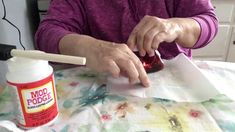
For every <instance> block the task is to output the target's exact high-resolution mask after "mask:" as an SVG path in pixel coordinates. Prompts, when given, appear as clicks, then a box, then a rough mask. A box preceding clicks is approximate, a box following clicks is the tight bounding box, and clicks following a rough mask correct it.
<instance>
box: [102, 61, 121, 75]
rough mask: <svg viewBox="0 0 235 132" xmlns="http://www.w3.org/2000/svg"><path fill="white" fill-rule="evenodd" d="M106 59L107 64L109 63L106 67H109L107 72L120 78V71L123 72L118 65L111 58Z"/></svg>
mask: <svg viewBox="0 0 235 132" xmlns="http://www.w3.org/2000/svg"><path fill="white" fill-rule="evenodd" d="M105 61H106V63H105V64H107V65H106V68H107V70H106V72H109V73H111V74H112V76H113V77H114V78H118V77H119V76H120V72H121V70H120V68H119V67H118V65H117V64H116V63H115V62H114V61H113V60H111V59H106V60H105Z"/></svg>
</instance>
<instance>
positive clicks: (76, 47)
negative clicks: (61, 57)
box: [59, 33, 99, 57]
mask: <svg viewBox="0 0 235 132" xmlns="http://www.w3.org/2000/svg"><path fill="white" fill-rule="evenodd" d="M98 43H99V41H98V40H97V39H95V38H92V37H89V36H86V35H79V34H75V33H74V34H68V35H65V36H64V37H63V38H62V39H61V40H60V42H59V50H60V53H61V54H67V55H74V56H83V57H87V56H88V55H89V51H92V50H94V49H93V48H95V47H96V46H97V44H98Z"/></svg>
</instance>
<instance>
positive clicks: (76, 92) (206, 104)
mask: <svg viewBox="0 0 235 132" xmlns="http://www.w3.org/2000/svg"><path fill="white" fill-rule="evenodd" d="M195 64H196V65H197V66H198V67H199V68H200V69H201V71H202V72H203V73H204V74H205V75H206V76H207V77H208V78H209V80H210V81H211V82H213V83H214V85H216V86H217V88H218V89H219V91H221V94H219V95H217V96H215V97H214V98H211V99H208V100H206V101H203V102H198V103H190V102H180V103H179V102H175V101H174V100H167V99H161V98H138V97H133V96H124V95H118V94H114V93H111V92H110V90H109V89H107V87H106V83H105V82H106V79H105V78H106V76H105V75H102V74H98V73H95V72H92V71H90V70H89V69H86V68H82V67H78V68H70V69H66V70H59V71H56V72H55V73H54V75H55V82H56V88H57V96H58V105H59V117H58V119H57V120H56V121H55V123H54V124H52V125H50V126H43V127H39V128H36V129H33V130H30V131H45V132H47V131H48V132H55V131H56V132H57V131H58V132H73V131H75V132H76V131H77V132H87V131H90V132H157V131H176V132H184V131H195V132H201V131H211V132H212V131H213V132H216V131H229V132H232V131H235V102H234V101H233V100H232V99H230V98H231V97H233V96H232V94H231V93H232V92H233V91H234V92H235V64H233V63H225V62H209V61H195ZM225 91H231V92H227V93H226V92H225ZM11 96H12V95H11V94H10V92H9V89H7V88H0V122H2V124H4V123H5V124H7V123H9V125H12V124H13V123H12V122H14V110H13V106H12V98H11ZM229 97H230V98H229ZM9 121H11V122H9ZM10 123H12V124H10ZM0 124H1V123H0ZM0 126H1V125H0ZM2 126H3V125H2ZM11 127H12V130H14V131H23V130H21V129H18V128H17V127H15V126H14V124H13V126H11ZM1 130H3V127H0V131H1ZM4 131H7V129H4Z"/></svg>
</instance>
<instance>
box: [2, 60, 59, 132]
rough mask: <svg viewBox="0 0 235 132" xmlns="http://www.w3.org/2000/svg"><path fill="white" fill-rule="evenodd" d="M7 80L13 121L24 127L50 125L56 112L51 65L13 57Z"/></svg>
mask: <svg viewBox="0 0 235 132" xmlns="http://www.w3.org/2000/svg"><path fill="white" fill-rule="evenodd" d="M7 65H8V72H7V74H6V79H7V83H8V85H9V88H11V89H12V90H13V92H14V94H15V96H14V97H15V101H14V105H15V108H16V109H15V110H16V124H17V125H18V126H19V127H21V128H24V129H31V128H34V127H38V126H42V125H49V124H51V123H53V122H54V121H55V120H56V117H57V116H58V105H57V96H56V89H55V83H54V75H53V68H52V67H51V66H50V65H49V64H48V61H44V60H33V59H28V58H20V57H13V58H11V59H9V60H8V61H7Z"/></svg>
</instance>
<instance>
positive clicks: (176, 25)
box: [127, 16, 201, 56]
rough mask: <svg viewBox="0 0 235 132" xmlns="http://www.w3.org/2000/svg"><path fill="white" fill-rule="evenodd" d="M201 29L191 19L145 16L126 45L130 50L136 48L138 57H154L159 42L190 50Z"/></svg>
mask: <svg viewBox="0 0 235 132" xmlns="http://www.w3.org/2000/svg"><path fill="white" fill-rule="evenodd" d="M200 31H201V28H200V26H199V24H198V23H197V22H196V21H195V20H194V19H192V18H169V19H161V18H158V17H154V16H145V17H144V18H143V19H142V20H141V21H140V23H139V24H137V25H136V27H135V28H134V29H133V31H132V32H131V34H130V36H129V39H128V41H127V45H128V46H129V47H130V49H132V50H134V49H135V47H137V48H138V50H139V52H140V55H141V56H144V55H145V54H146V53H148V54H149V56H153V55H154V50H156V49H157V48H158V46H159V44H160V43H161V42H168V43H170V42H173V41H176V42H177V44H179V45H181V46H182V47H188V48H191V47H193V46H194V44H195V43H196V42H197V40H198V37H199V35H200Z"/></svg>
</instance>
